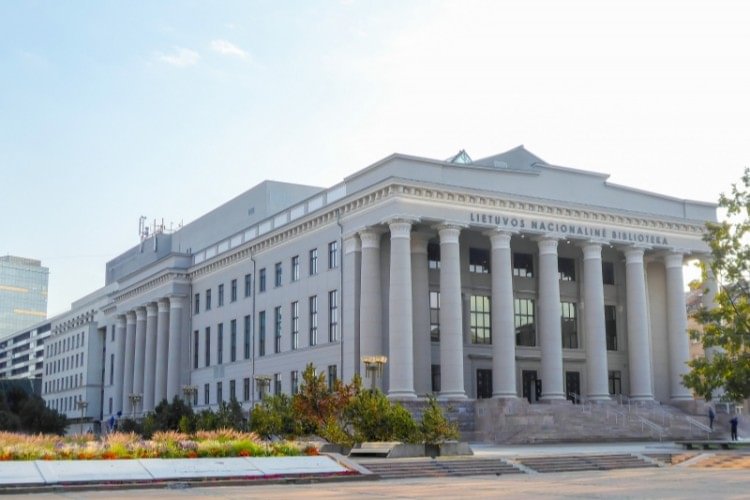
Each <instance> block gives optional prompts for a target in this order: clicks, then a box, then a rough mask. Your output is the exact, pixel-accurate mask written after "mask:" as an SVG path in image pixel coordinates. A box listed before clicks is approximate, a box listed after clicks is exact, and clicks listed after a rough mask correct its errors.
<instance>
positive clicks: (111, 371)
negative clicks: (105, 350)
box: [109, 354, 115, 385]
mask: <svg viewBox="0 0 750 500" xmlns="http://www.w3.org/2000/svg"><path fill="white" fill-rule="evenodd" d="M114 383H115V355H114V354H110V355H109V385H112V384H114Z"/></svg>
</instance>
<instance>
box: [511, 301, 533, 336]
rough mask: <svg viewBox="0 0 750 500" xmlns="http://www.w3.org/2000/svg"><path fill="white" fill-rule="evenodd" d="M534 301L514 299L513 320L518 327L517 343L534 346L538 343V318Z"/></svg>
mask: <svg viewBox="0 0 750 500" xmlns="http://www.w3.org/2000/svg"><path fill="white" fill-rule="evenodd" d="M534 312H535V311H534V301H533V300H531V299H513V322H514V325H515V328H516V345H519V346H526V347H534V346H535V345H536V319H535V314H534Z"/></svg>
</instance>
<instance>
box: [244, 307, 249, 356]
mask: <svg viewBox="0 0 750 500" xmlns="http://www.w3.org/2000/svg"><path fill="white" fill-rule="evenodd" d="M243 334H244V341H245V349H244V351H245V359H250V315H249V314H248V315H247V316H245V329H244V332H243Z"/></svg>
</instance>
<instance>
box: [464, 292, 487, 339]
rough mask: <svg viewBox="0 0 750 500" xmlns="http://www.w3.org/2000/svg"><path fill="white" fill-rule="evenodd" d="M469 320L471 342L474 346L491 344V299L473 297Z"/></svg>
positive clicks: (478, 296)
mask: <svg viewBox="0 0 750 500" xmlns="http://www.w3.org/2000/svg"><path fill="white" fill-rule="evenodd" d="M469 319H470V324H471V341H472V343H474V344H491V343H492V328H491V320H490V298H489V297H486V296H484V295H472V296H471V298H470V299H469Z"/></svg>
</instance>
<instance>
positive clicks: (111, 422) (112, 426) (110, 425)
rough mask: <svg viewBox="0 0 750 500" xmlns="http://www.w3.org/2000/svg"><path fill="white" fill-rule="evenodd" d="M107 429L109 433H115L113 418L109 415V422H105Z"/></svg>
mask: <svg viewBox="0 0 750 500" xmlns="http://www.w3.org/2000/svg"><path fill="white" fill-rule="evenodd" d="M107 428H108V429H109V432H115V416H114V414H113V415H110V416H109V420H107Z"/></svg>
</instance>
